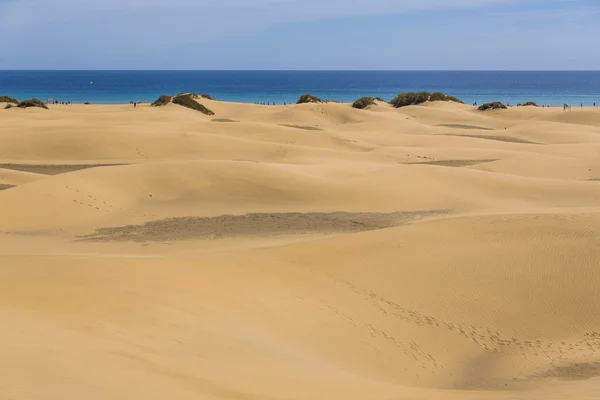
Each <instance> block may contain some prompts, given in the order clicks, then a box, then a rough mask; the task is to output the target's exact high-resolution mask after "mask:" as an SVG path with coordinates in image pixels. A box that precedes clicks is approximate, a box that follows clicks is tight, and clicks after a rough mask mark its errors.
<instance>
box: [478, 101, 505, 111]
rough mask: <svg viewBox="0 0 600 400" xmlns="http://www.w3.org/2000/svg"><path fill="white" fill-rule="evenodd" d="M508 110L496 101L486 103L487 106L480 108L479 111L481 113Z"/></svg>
mask: <svg viewBox="0 0 600 400" xmlns="http://www.w3.org/2000/svg"><path fill="white" fill-rule="evenodd" d="M507 108H508V107H506V106H505V105H504V104H502V103H500V102H499V101H494V102H493V103H486V104H483V105H481V106H479V108H478V110H479V111H487V110H506V109H507Z"/></svg>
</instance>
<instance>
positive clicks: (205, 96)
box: [200, 93, 214, 100]
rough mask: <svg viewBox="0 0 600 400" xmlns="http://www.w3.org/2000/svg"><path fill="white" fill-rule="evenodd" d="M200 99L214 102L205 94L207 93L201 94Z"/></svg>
mask: <svg viewBox="0 0 600 400" xmlns="http://www.w3.org/2000/svg"><path fill="white" fill-rule="evenodd" d="M200 97H202V98H203V99H207V100H214V99H213V98H212V97H210V94H207V93H202V94H201V95H200Z"/></svg>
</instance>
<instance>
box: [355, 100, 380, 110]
mask: <svg viewBox="0 0 600 400" xmlns="http://www.w3.org/2000/svg"><path fill="white" fill-rule="evenodd" d="M373 104H375V99H374V98H372V97H361V98H360V99H358V100H356V101H355V102H354V103H353V104H352V108H358V109H360V110H362V109H365V108H367V107H369V106H372V105H373Z"/></svg>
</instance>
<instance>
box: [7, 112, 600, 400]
mask: <svg viewBox="0 0 600 400" xmlns="http://www.w3.org/2000/svg"><path fill="white" fill-rule="evenodd" d="M203 103H204V104H205V105H206V106H208V107H209V108H210V109H212V110H213V111H214V112H215V115H214V116H212V117H208V116H205V115H203V114H201V113H198V112H195V111H192V110H188V109H184V108H181V107H178V106H175V105H169V106H167V107H163V108H151V107H149V106H147V105H140V106H139V107H138V108H136V109H133V107H132V106H129V105H112V106H108V105H107V106H101V105H92V106H83V105H73V106H51V107H50V110H49V111H46V110H41V109H26V110H21V109H9V110H3V109H0V322H1V325H2V328H1V329H0V355H1V356H0V398H2V399H5V398H6V399H44V400H46V399H51V400H52V399H57V400H58V399H60V400H69V399H83V398H84V399H88V400H95V399H112V400H118V399H127V400H131V399H146V400H147V399H239V400H259V399H260V400H262V399H266V400H283V399H290V400H291V399H298V400H300V399H316V400H319V399H323V400H325V399H326V400H331V399H344V400H354V399H356V400H359V399H361V400H362V399H370V400H371V399H382V400H383V399H386V400H388V399H389V400H391V399H394V400H404V399H407V400H408V399H411V400H414V399H442V400H445V399H448V400H454V399H457V400H458V399H461V400H462V399H514V400H516V399H544V400H547V399H572V398H577V399H597V398H600V296H598V293H599V289H598V288H599V287H600V270H599V269H598V268H599V267H600V157H599V155H600V111H598V110H597V109H591V108H589V109H583V110H579V109H578V110H573V111H571V112H563V111H562V109H560V108H532V107H527V108H511V109H508V110H500V111H489V112H479V111H476V110H475V109H474V108H473V107H470V106H465V105H458V104H452V103H433V104H426V105H422V106H414V107H407V108H402V109H392V108H390V107H388V106H386V105H385V104H378V105H377V106H374V107H371V108H370V109H367V110H355V109H352V108H351V107H350V106H349V105H347V104H334V103H329V104H304V105H290V106H257V105H245V104H234V103H222V102H216V101H208V100H206V101H203Z"/></svg>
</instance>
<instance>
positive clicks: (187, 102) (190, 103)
mask: <svg viewBox="0 0 600 400" xmlns="http://www.w3.org/2000/svg"><path fill="white" fill-rule="evenodd" d="M173 104H178V105H180V106H182V107H187V108H191V109H192V110H196V111H200V112H201V113H202V114H206V115H215V113H214V112H213V111H212V110H209V109H208V108H206V107H204V106H203V105H202V104H200V103H198V102H197V101H196V100H194V99H193V98H192V97H191V96H190V95H188V94H183V95H178V96H175V97H173Z"/></svg>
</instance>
